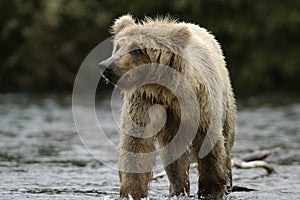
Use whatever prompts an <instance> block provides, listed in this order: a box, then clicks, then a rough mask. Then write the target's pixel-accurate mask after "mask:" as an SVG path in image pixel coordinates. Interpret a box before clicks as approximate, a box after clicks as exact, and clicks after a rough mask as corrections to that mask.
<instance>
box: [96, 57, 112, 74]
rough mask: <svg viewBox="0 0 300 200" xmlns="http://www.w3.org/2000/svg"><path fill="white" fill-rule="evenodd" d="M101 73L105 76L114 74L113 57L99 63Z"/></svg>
mask: <svg viewBox="0 0 300 200" xmlns="http://www.w3.org/2000/svg"><path fill="white" fill-rule="evenodd" d="M98 66H99V69H100V73H101V74H102V75H103V76H105V77H109V76H110V75H111V74H112V68H113V61H112V60H111V58H108V59H106V60H104V61H102V62H100V63H99V64H98Z"/></svg>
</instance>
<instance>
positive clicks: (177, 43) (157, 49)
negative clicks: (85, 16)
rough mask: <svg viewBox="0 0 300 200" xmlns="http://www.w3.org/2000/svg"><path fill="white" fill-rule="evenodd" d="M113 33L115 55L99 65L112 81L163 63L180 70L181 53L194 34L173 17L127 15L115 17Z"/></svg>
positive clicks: (114, 82) (105, 75)
mask: <svg viewBox="0 0 300 200" xmlns="http://www.w3.org/2000/svg"><path fill="white" fill-rule="evenodd" d="M111 33H112V34H113V35H114V41H113V43H114V48H113V52H112V56H111V57H109V58H108V59H106V60H104V61H102V62H101V63H99V67H100V70H101V74H102V76H103V77H104V78H106V79H107V80H109V81H110V82H112V83H113V84H117V82H118V80H119V79H120V78H121V77H122V76H123V75H124V74H126V73H127V72H128V71H129V70H132V69H135V68H138V67H139V66H145V65H153V64H160V65H165V66H169V67H171V68H173V69H175V70H176V71H178V72H181V70H182V67H183V64H182V62H183V61H182V58H181V56H180V55H181V54H182V52H183V49H184V47H185V45H186V44H187V42H188V40H189V38H190V35H191V34H190V32H189V30H188V28H187V27H186V26H184V24H182V23H177V22H176V20H172V19H170V18H157V19H150V18H146V20H145V21H140V22H136V21H135V20H134V19H133V18H132V16H131V15H124V16H121V17H120V18H118V19H116V20H115V22H114V24H113V26H112V30H111ZM131 80H132V81H133V80H134V77H131Z"/></svg>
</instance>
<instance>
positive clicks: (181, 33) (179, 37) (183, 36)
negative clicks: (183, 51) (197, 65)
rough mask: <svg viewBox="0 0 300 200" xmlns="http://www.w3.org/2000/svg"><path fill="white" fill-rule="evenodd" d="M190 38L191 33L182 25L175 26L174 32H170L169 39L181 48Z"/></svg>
mask: <svg viewBox="0 0 300 200" xmlns="http://www.w3.org/2000/svg"><path fill="white" fill-rule="evenodd" d="M190 37H191V32H190V31H189V30H188V27H187V26H186V25H184V24H176V27H175V31H172V33H171V38H172V41H173V42H174V43H175V44H176V45H177V46H178V47H181V48H183V47H184V46H185V45H186V43H187V41H188V40H189V38H190Z"/></svg>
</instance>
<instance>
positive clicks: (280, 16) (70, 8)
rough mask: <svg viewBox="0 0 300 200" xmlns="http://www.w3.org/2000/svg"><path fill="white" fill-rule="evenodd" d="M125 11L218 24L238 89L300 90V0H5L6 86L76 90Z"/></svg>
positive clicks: (1, 82)
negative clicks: (85, 66)
mask: <svg viewBox="0 0 300 200" xmlns="http://www.w3.org/2000/svg"><path fill="white" fill-rule="evenodd" d="M125 13H131V14H133V16H135V17H138V18H143V17H144V16H145V15H147V16H151V17H154V16H157V15H171V16H174V17H176V18H178V19H179V20H180V21H186V22H193V23H197V24H199V25H200V26H203V27H205V28H207V29H208V30H210V31H211V32H212V33H213V34H214V35H215V36H216V38H217V39H218V41H219V42H220V43H221V45H222V47H223V51H224V54H225V57H226V61H227V65H228V68H229V70H230V73H231V78H232V82H233V85H234V88H235V91H236V93H237V94H240V95H243V94H245V95H248V94H259V93H262V92H271V93H272V92H283V91H285V92H286V91H288V92H299V88H298V87H299V86H300V58H299V53H300V45H299V44H300V43H299V41H300V1H299V0H286V1H281V0H174V1H168V0H161V1H144V0H131V1H125V0H118V1H117V0H101V1H98V0H85V1H81V0H49V1H39V0H3V1H0V47H1V48H0V52H1V53H0V56H1V59H0V92H45V91H46V92H48V91H51V92H53V91H60V92H63V91H71V90H72V87H73V82H74V78H75V76H76V73H77V70H78V69H79V67H80V64H81V62H82V61H83V59H84V58H85V56H86V55H87V54H88V53H89V52H90V51H91V50H92V49H93V48H94V47H95V46H96V45H98V44H99V43H100V42H102V41H103V40H104V39H106V38H107V37H109V36H110V35H109V32H108V29H109V26H110V25H111V24H112V22H113V19H114V18H115V17H118V16H120V15H122V14H125Z"/></svg>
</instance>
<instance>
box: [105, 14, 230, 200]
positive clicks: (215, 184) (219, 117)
mask: <svg viewBox="0 0 300 200" xmlns="http://www.w3.org/2000/svg"><path fill="white" fill-rule="evenodd" d="M111 32H112V34H113V35H114V50H113V53H112V56H111V57H110V58H108V59H107V60H105V61H103V62H102V63H100V68H104V69H102V72H103V71H104V72H103V76H105V77H106V78H108V79H109V80H110V81H111V82H114V83H115V84H117V80H118V79H119V78H120V77H122V75H124V74H125V73H126V72H128V71H129V70H131V69H134V68H137V67H139V66H141V65H144V64H148V63H159V64H164V65H167V66H170V67H171V68H172V69H174V70H176V71H177V72H179V73H180V74H181V75H182V76H184V77H185V78H186V79H187V80H188V81H189V83H190V84H191V86H192V87H191V88H190V87H187V86H186V89H185V91H184V94H182V95H183V96H186V98H187V99H186V100H187V101H188V100H189V99H188V98H189V95H193V94H195V96H196V99H197V101H198V103H199V104H198V107H199V108H197V110H199V112H200V115H199V116H200V119H199V120H198V121H199V127H198V129H197V134H196V137H195V138H194V140H193V141H192V142H191V144H190V146H189V148H187V149H186V151H185V152H184V153H183V154H182V155H181V156H180V157H179V158H178V159H177V160H176V161H174V162H172V163H171V164H169V165H167V166H164V168H165V170H166V172H167V176H168V179H169V182H170V191H169V192H170V196H174V195H182V194H183V195H188V194H189V192H190V182H189V173H188V171H189V162H190V157H194V158H196V159H197V161H198V171H199V180H198V188H199V190H198V195H199V197H206V198H210V199H218V198H223V196H224V194H225V193H226V192H228V191H229V190H230V187H231V148H232V146H233V142H234V135H235V110H236V109H235V100H234V96H233V92H232V88H231V84H230V80H229V74H228V70H227V68H226V67H225V65H226V64H225V61H224V57H223V54H222V50H221V48H220V45H219V44H218V42H217V41H216V40H215V39H214V36H213V35H212V34H210V33H209V32H208V31H207V30H206V29H204V28H201V27H199V26H198V25H195V24H190V23H184V22H177V21H176V20H172V19H170V18H158V19H150V18H146V20H144V21H140V22H136V21H135V20H134V19H133V18H132V16H130V15H124V16H121V17H120V18H118V19H116V20H115V22H114V25H113V26H112V29H111ZM132 52H133V53H132ZM135 78H137V77H131V80H135ZM169 81H171V82H172V84H174V85H175V86H176V85H179V84H182V82H180V81H179V80H176V78H173V79H171V80H169ZM180 86H181V87H183V88H185V85H180ZM117 87H119V88H120V89H121V90H122V93H123V97H124V104H123V108H122V113H121V115H122V116H121V117H122V118H121V119H122V121H121V129H122V130H121V131H122V134H121V141H120V145H119V148H120V155H119V166H120V171H119V176H120V181H121V188H120V197H121V198H126V197H128V196H129V195H130V196H132V197H133V198H134V199H141V198H143V197H147V196H148V186H149V181H150V178H151V169H152V167H153V166H154V161H155V157H151V156H150V157H147V158H146V159H145V158H144V157H139V156H137V157H132V156H130V155H129V154H130V153H149V152H154V151H155V145H154V141H155V140H157V141H158V143H159V145H160V147H164V146H165V145H167V144H168V143H170V141H171V140H172V139H173V138H174V136H175V135H176V132H177V131H178V126H179V124H180V117H181V111H180V105H179V103H178V99H177V98H176V96H175V95H174V94H173V93H172V92H171V91H170V90H168V89H166V88H164V87H162V86H160V85H156V84H149V85H144V86H141V87H139V88H138V89H136V90H134V91H132V90H130V87H126V86H118V85H117ZM153 104H160V105H162V106H163V108H164V109H165V114H166V119H165V125H164V126H163V128H162V129H161V130H160V131H159V133H157V134H153V135H151V134H150V136H149V137H138V136H137V135H134V134H135V132H136V129H137V128H136V127H137V126H140V127H144V126H147V124H148V123H149V114H148V110H149V108H150V107H151V106H152V105H153ZM189 106H190V107H191V109H194V108H195V106H196V105H189ZM154 114H155V113H154ZM159 117H162V116H158V118H159ZM150 118H151V117H150ZM190 120H194V119H192V117H191V119H190ZM154 123H155V122H154ZM156 123H159V122H156ZM150 130H151V129H150ZM148 131H149V130H148ZM186 131H187V132H188V131H189V129H188V128H187V129H186ZM137 132H138V131H137ZM139 134H140V136H141V135H142V134H146V133H143V132H142V133H140V132H139ZM205 136H217V137H218V140H217V141H215V143H216V144H212V143H213V142H212V141H208V142H206V144H205V145H208V146H207V147H209V145H211V148H212V150H211V151H209V152H205V151H202V149H201V147H202V144H204V143H205V142H204V140H205ZM174 151H176V149H174ZM191 154H192V155H191ZM170 157H172V152H168V153H167V154H163V155H161V158H162V161H163V163H166V162H165V161H167V160H168V159H169V158H170ZM133 168H134V169H137V170H138V172H132V171H131V170H130V169H133ZM139 169H143V170H141V171H139Z"/></svg>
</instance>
